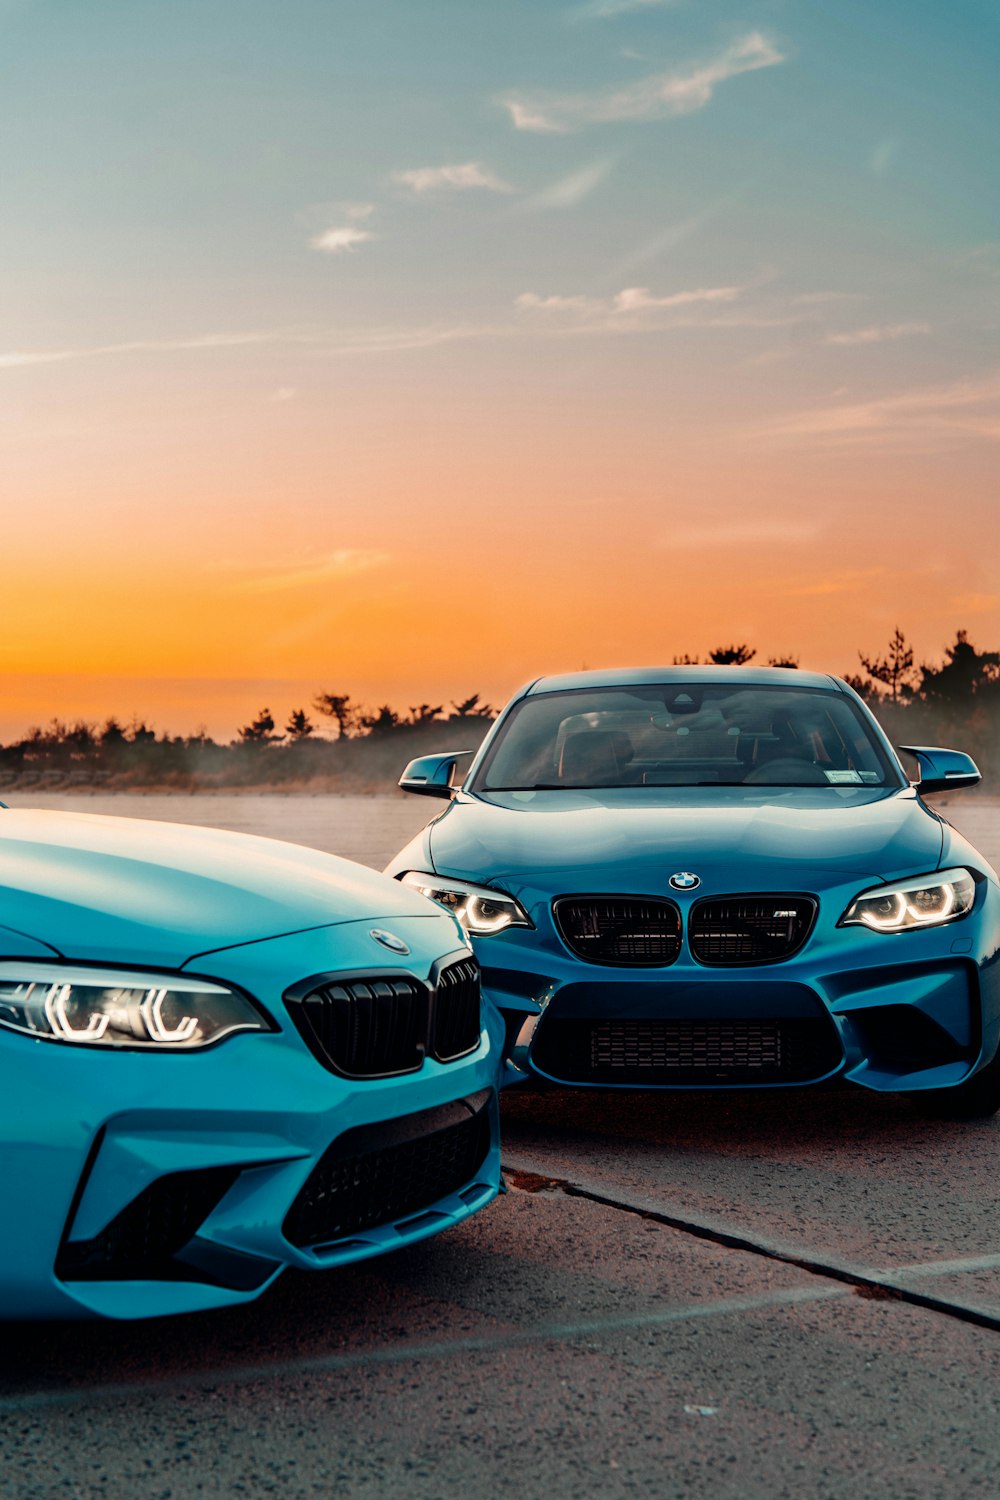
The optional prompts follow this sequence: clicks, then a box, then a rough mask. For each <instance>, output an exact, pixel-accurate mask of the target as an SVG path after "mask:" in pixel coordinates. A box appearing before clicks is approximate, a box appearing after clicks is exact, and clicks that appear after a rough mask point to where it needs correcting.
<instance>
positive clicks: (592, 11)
mask: <svg viewBox="0 0 1000 1500" xmlns="http://www.w3.org/2000/svg"><path fill="white" fill-rule="evenodd" d="M679 3H680V0H587V4H586V5H578V6H577V7H576V9H575V10H572V11H570V19H571V20H574V21H613V20H615V19H616V17H618V16H627V15H629V14H630V13H633V12H635V11H637V10H666V9H667V8H668V7H670V6H674V5H677V4H679Z"/></svg>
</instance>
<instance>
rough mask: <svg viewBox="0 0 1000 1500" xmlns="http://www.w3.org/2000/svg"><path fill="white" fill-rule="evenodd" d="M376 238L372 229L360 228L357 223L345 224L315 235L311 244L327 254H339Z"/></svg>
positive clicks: (315, 248)
mask: <svg viewBox="0 0 1000 1500" xmlns="http://www.w3.org/2000/svg"><path fill="white" fill-rule="evenodd" d="M374 238H375V236H374V235H373V234H372V232H371V230H370V229H359V228H358V227H357V225H356V224H343V225H340V226H339V227H337V228H334V229H324V230H323V232H322V233H321V234H316V235H313V237H312V239H311V240H310V241H309V244H310V245H311V246H312V248H313V249H314V250H322V251H324V252H325V254H327V255H339V254H340V253H341V252H342V251H344V250H356V249H357V247H358V246H359V245H363V244H364V243H365V241H366V240H371V239H374Z"/></svg>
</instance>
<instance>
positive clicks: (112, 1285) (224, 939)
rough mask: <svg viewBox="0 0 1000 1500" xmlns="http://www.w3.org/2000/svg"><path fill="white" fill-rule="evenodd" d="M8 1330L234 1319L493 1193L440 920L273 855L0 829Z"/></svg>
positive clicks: (482, 1016)
mask: <svg viewBox="0 0 1000 1500" xmlns="http://www.w3.org/2000/svg"><path fill="white" fill-rule="evenodd" d="M0 920H2V924H3V925H2V926H0V1138H2V1141H3V1198H4V1207H3V1215H2V1218H0V1264H2V1267H3V1272H2V1276H0V1318H42V1317H58V1318H67V1317H80V1316H88V1315H90V1316H106V1317H111V1318H132V1317H151V1316H153V1315H158V1314H163V1313H179V1312H192V1311H196V1310H198V1309H201V1308H208V1307H221V1306H225V1305H229V1304H233V1303H240V1302H246V1301H248V1300H250V1299H252V1298H254V1297H257V1296H259V1295H260V1293H261V1292H262V1291H263V1290H264V1289H265V1288H266V1287H267V1286H269V1285H270V1284H271V1282H272V1281H273V1280H274V1279H275V1277H277V1276H278V1275H279V1274H280V1272H281V1271H282V1270H283V1269H284V1268H285V1267H286V1266H297V1267H300V1268H302V1269H306V1270H322V1269H325V1268H327V1267H331V1266H337V1265H340V1264H343V1263H344V1262H345V1261H354V1260H358V1259H361V1258H363V1257H366V1256H371V1255H377V1254H379V1253H381V1252H382V1251H386V1250H392V1249H395V1248H397V1247H399V1246H402V1245H407V1244H410V1243H412V1242H413V1241H416V1240H420V1239H424V1238H426V1237H427V1236H428V1235H431V1234H435V1233H437V1231H438V1230H441V1229H446V1228H447V1227H448V1226H449V1225H452V1224H455V1223H458V1222H459V1221H460V1220H461V1219H464V1218H465V1217H467V1216H468V1215H469V1214H471V1213H473V1212H475V1210H477V1209H479V1208H481V1207H482V1206H483V1205H485V1204H486V1203H488V1202H489V1201H490V1200H491V1199H492V1198H493V1197H494V1195H495V1194H496V1192H497V1190H498V1188H499V1183H500V1161H499V1147H498V1140H497V1115H498V1111H497V1103H496V1079H497V1073H498V1068H499V1063H500V1050H501V1045H502V1041H503V1026H502V1024H501V1021H500V1018H499V1016H498V1015H497V1013H496V1011H495V1010H494V1009H493V1007H492V1006H490V1005H488V1004H485V1005H481V994H480V982H479V972H478V965H477V963H476V960H475V959H474V957H473V956H472V953H471V952H470V949H469V946H468V942H467V940H466V938H465V936H464V934H463V932H462V929H461V928H460V927H459V926H458V924H457V923H456V921H455V919H454V917H453V916H451V915H449V914H447V913H446V912H444V911H441V910H440V909H438V908H435V907H434V906H433V905H432V904H431V903H430V902H428V901H425V900H424V899H423V897H421V896H419V895H418V894H416V893H415V892H414V891H411V890H406V889H403V888H401V887H400V886H398V885H396V884H394V883H393V882H392V881H389V880H386V879H385V877H384V876H381V875H378V874H376V873H374V872H373V871H370V870H365V869H363V868H361V867H360V866H358V865H354V864H351V863H349V862H348V861H346V860H341V859H335V858H333V857H332V856H328V855H325V854H320V853H317V852H315V851H312V850H309V849H303V848H300V847H298V846H295V845H292V844H283V843H279V842H277V841H275V840H271V839H258V838H251V837H248V836H246V835H242V834H234V833H221V832H216V831H214V830H210V829H204V828H191V827H185V826H180V825H175V824H166V823H152V822H140V821H138V820H133V819H126V818H102V817H90V816H74V815H71V814H67V813H52V812H33V811H23V812H21V811H19V812H15V811H11V810H9V809H7V810H3V811H0Z"/></svg>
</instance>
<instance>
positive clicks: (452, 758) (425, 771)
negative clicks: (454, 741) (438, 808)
mask: <svg viewBox="0 0 1000 1500" xmlns="http://www.w3.org/2000/svg"><path fill="white" fill-rule="evenodd" d="M471 754H472V751H471V750H452V751H451V752H450V753H449V754H448V755H421V756H420V757H419V758H418V759H417V760H411V761H410V764H409V765H408V766H407V768H406V770H405V771H404V772H403V774H402V776H401V777H400V778H399V785H400V787H401V788H402V790H403V791H404V792H414V793H415V794H416V795H417V796H418V797H452V796H454V794H455V788H454V787H453V786H452V784H451V777H452V772H453V771H454V769H455V762H456V761H457V760H458V759H459V758H460V757H461V756H463V755H471Z"/></svg>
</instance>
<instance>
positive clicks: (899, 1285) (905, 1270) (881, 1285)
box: [504, 1163, 1000, 1332]
mask: <svg viewBox="0 0 1000 1500" xmlns="http://www.w3.org/2000/svg"><path fill="white" fill-rule="evenodd" d="M504 1177H505V1178H506V1180H507V1183H508V1185H509V1186H510V1187H512V1188H514V1190H515V1191H517V1192H524V1193H563V1194H565V1196H566V1197H567V1198H582V1199H584V1200H586V1201H587V1202H588V1203H596V1204H599V1205H600V1206H601V1207H602V1208H610V1209H614V1210H616V1211H617V1212H619V1213H627V1214H633V1215H634V1216H635V1217H636V1218H640V1219H645V1220H647V1221H648V1222H650V1223H653V1224H662V1225H663V1227H664V1228H666V1229H674V1230H677V1231H678V1232H679V1233H681V1234H687V1235H690V1236H691V1237H692V1238H693V1239H699V1240H707V1241H708V1242H709V1243H710V1244H713V1245H720V1246H722V1247H723V1248H724V1249H727V1250H740V1251H742V1252H744V1253H745V1254H748V1255H756V1256H760V1257H761V1258H762V1259H765V1260H773V1261H777V1262H778V1263H779V1264H781V1265H786V1266H794V1267H795V1268H796V1269H797V1270H800V1271H807V1272H809V1274H810V1275H813V1276H822V1277H824V1278H826V1279H828V1280H831V1281H839V1282H842V1283H843V1284H844V1285H846V1286H850V1287H852V1288H853V1289H854V1291H855V1293H856V1294H857V1295H858V1296H859V1297H864V1298H866V1299H868V1300H871V1301H894V1302H906V1303H909V1304H910V1306H912V1307H922V1308H925V1309H926V1310H927V1311H929V1312H936V1313H939V1314H941V1315H942V1316H943V1317H947V1318H954V1319H956V1320H957V1321H958V1322H960V1323H971V1324H972V1325H973V1326H974V1327H976V1328H989V1329H991V1330H992V1331H993V1332H1000V1313H990V1312H987V1311H985V1310H982V1309H978V1308H973V1307H965V1306H963V1305H962V1304H961V1303H959V1302H949V1301H948V1299H947V1298H945V1297H934V1296H932V1295H930V1294H929V1293H927V1292H918V1291H914V1289H913V1288H912V1287H909V1286H906V1285H905V1283H903V1282H901V1281H900V1279H899V1278H900V1277H901V1276H902V1275H915V1276H919V1275H921V1274H923V1275H933V1274H939V1275H940V1274H947V1272H948V1271H952V1270H958V1269H960V1268H962V1265H963V1263H962V1262H955V1261H943V1262H939V1263H938V1264H939V1265H940V1267H941V1269H940V1270H931V1269H930V1268H923V1267H920V1266H913V1267H901V1268H900V1270H898V1271H893V1270H891V1269H888V1268H885V1269H882V1268H878V1267H873V1266H852V1265H845V1264H838V1262H836V1261H833V1260H824V1259H822V1258H820V1257H819V1256H816V1255H810V1254H808V1253H806V1252H803V1251H800V1250H795V1249H792V1248H791V1247H790V1246H782V1245H774V1244H769V1243H768V1242H767V1241H766V1240H760V1239H755V1238H754V1237H753V1236H752V1235H748V1234H741V1233H737V1232H735V1231H733V1230H729V1229H722V1228H720V1227H719V1226H718V1225H715V1224H706V1223H704V1222H700V1221H699V1220H697V1219H691V1218H687V1217H685V1216H684V1215H682V1214H671V1213H666V1212H665V1211H663V1210H662V1209H656V1208H650V1207H649V1206H648V1205H647V1204H640V1203H630V1202H629V1201H628V1200H627V1199H623V1198H613V1197H611V1196H610V1195H609V1194H607V1193H600V1192H597V1191H595V1190H594V1189H593V1188H588V1187H584V1186H582V1184H580V1183H578V1182H573V1181H571V1180H570V1179H569V1178H565V1177H549V1176H546V1175H545V1174H543V1173H540V1172H531V1171H527V1170H524V1169H522V1168H519V1167H514V1166H510V1165H508V1164H507V1163H505V1164H504ZM995 1260H996V1258H995V1257H993V1256H983V1257H976V1258H975V1259H971V1260H970V1262H969V1269H970V1270H971V1269H974V1268H976V1267H977V1266H978V1265H979V1264H981V1263H982V1262H983V1261H985V1262H987V1263H991V1264H992V1263H994V1262H995Z"/></svg>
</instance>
